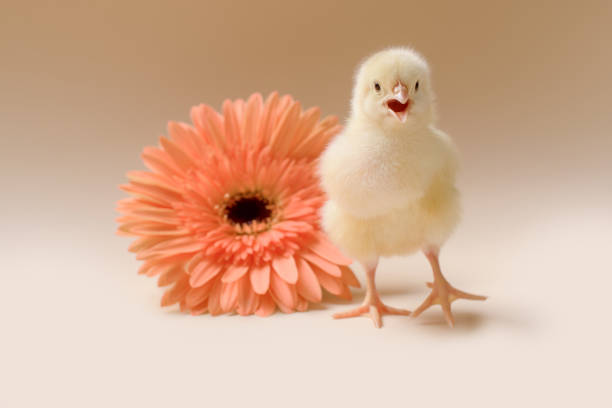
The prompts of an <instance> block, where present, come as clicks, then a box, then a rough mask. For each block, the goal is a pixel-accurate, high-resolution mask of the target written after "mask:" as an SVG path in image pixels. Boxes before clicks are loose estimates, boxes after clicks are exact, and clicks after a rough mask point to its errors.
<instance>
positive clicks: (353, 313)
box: [333, 259, 410, 328]
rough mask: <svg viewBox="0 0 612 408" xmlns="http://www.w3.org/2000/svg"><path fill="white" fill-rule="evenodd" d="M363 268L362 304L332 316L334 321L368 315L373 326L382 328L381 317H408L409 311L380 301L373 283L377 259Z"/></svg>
mask: <svg viewBox="0 0 612 408" xmlns="http://www.w3.org/2000/svg"><path fill="white" fill-rule="evenodd" d="M364 266H365V269H366V295H365V299H364V300H363V303H362V304H361V306H359V307H358V308H356V309H353V310H349V311H348V312H341V313H336V314H334V316H333V317H334V319H345V318H347V317H357V316H363V315H368V316H370V318H371V319H372V322H374V326H375V327H378V328H380V327H382V316H383V315H386V314H391V315H404V316H408V315H410V311H409V310H404V309H396V308H394V307H390V306H387V305H385V304H384V303H383V302H382V301H381V300H380V297H379V296H378V291H377V290H376V282H375V275H376V267H377V266H378V259H377V260H376V261H374V262H372V263H365V264H364Z"/></svg>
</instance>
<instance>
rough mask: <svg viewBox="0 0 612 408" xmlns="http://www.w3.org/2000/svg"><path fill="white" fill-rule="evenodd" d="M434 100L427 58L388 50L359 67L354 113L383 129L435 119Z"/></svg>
mask: <svg viewBox="0 0 612 408" xmlns="http://www.w3.org/2000/svg"><path fill="white" fill-rule="evenodd" d="M433 99H434V97H433V92H432V90H431V85H430V76H429V66H428V65H427V62H426V61H425V59H424V58H423V57H421V56H420V55H419V54H417V53H416V52H415V51H413V50H411V49H409V48H389V49H386V50H383V51H380V52H378V53H376V54H374V55H372V56H370V57H369V58H368V59H366V60H365V61H364V62H363V63H362V64H361V66H360V67H359V69H358V71H357V75H356V78H355V87H354V89H353V99H352V114H353V115H354V116H361V117H366V118H367V119H368V120H373V121H376V122H377V123H378V124H379V125H380V126H382V127H384V128H398V127H411V126H419V125H423V124H429V123H430V122H431V121H432V120H433V114H434V107H433Z"/></svg>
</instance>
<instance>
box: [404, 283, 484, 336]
mask: <svg viewBox="0 0 612 408" xmlns="http://www.w3.org/2000/svg"><path fill="white" fill-rule="evenodd" d="M427 287H429V288H431V293H430V294H429V296H427V298H426V299H425V301H424V302H423V303H421V305H420V306H419V307H418V308H417V309H416V310H415V311H414V312H412V317H414V318H416V317H419V315H420V314H421V313H423V312H424V311H425V310H427V309H428V308H429V307H431V306H433V305H440V306H441V307H442V311H443V312H444V318H445V319H446V322H447V323H448V325H449V326H450V327H454V326H455V319H454V318H453V314H452V312H451V303H453V302H454V301H455V300H457V299H467V300H486V299H487V297H486V296H480V295H473V294H471V293H467V292H463V291H461V290H459V289H455V288H454V287H452V286H451V285H450V284H449V283H448V282H446V280H443V281H440V282H434V283H431V282H427Z"/></svg>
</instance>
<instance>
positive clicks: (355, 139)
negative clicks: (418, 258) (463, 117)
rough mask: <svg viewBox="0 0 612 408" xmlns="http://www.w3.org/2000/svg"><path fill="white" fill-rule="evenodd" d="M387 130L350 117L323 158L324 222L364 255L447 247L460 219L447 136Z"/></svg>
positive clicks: (353, 251) (340, 241)
mask: <svg viewBox="0 0 612 408" xmlns="http://www.w3.org/2000/svg"><path fill="white" fill-rule="evenodd" d="M402 130H403V129H402ZM381 133H382V130H380V129H375V128H368V126H367V125H366V126H363V124H352V123H349V124H348V126H347V128H346V130H345V131H344V132H343V133H342V134H341V135H339V136H338V137H337V138H336V139H335V140H334V141H333V142H332V143H331V144H330V146H329V147H328V149H327V150H326V152H325V153H324V155H323V156H322V158H321V167H320V168H321V174H322V183H323V187H324V189H325V190H326V191H327V193H328V195H329V198H330V200H329V201H327V203H326V204H325V207H324V209H323V225H324V228H325V229H326V231H328V233H329V235H330V237H331V238H332V240H334V241H335V242H336V243H338V244H339V245H340V246H341V247H343V248H344V250H345V251H346V252H347V254H348V255H350V256H352V257H353V258H355V259H359V260H362V261H371V260H374V259H375V258H376V257H377V256H392V255H402V254H408V253H412V252H415V251H417V250H420V249H422V248H423V247H429V246H441V245H442V244H443V243H444V241H445V240H446V239H447V238H448V236H449V235H450V234H451V232H452V231H453V229H454V227H455V226H456V225H457V222H458V221H459V213H460V209H459V197H458V191H457V189H456V188H455V186H454V181H455V171H456V167H457V165H456V163H457V160H456V154H455V149H454V147H453V145H452V142H451V141H450V139H449V138H448V136H446V135H445V134H444V133H442V132H440V131H438V130H436V129H434V128H432V127H427V128H424V129H419V130H418V131H417V132H410V131H409V132H402V131H401V130H400V131H397V132H395V133H396V134H392V135H388V134H381Z"/></svg>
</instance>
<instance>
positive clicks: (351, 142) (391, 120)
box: [319, 48, 486, 327]
mask: <svg viewBox="0 0 612 408" xmlns="http://www.w3.org/2000/svg"><path fill="white" fill-rule="evenodd" d="M456 170H457V153H456V151H455V147H454V145H453V142H452V141H451V139H450V138H449V137H448V136H447V135H446V134H445V133H443V132H442V131H440V130H438V129H437V128H436V127H435V125H434V95H433V92H432V89H431V80H430V74H429V67H428V65H427V62H426V61H425V60H424V59H423V57H421V56H420V55H419V54H417V53H416V52H415V51H413V50H411V49H408V48H390V49H386V50H383V51H381V52H378V53H377V54H374V55H373V56H371V57H370V58H368V59H367V60H366V61H365V62H364V63H363V64H362V65H361V66H360V67H359V70H358V72H357V76H356V79H355V85H354V89H353V97H352V101H351V114H350V117H349V119H348V123H347V124H346V127H345V129H344V130H343V131H342V132H341V133H340V134H339V135H337V136H336V137H335V139H334V140H333V141H332V142H331V143H330V144H329V146H328V147H327V149H326V150H325V152H324V153H323V155H322V156H321V160H320V166H319V171H320V174H321V179H322V185H323V188H324V190H325V191H326V192H327V195H328V197H329V200H328V201H327V202H326V204H325V206H324V207H323V213H322V216H323V227H324V229H325V230H326V231H327V233H328V234H329V236H330V238H331V239H332V240H333V241H334V242H335V243H336V244H337V245H339V246H340V247H341V248H343V249H344V250H345V252H346V253H347V254H348V255H350V256H352V257H353V258H354V259H356V260H358V261H359V262H361V263H362V264H363V265H364V267H365V270H366V283H367V292H366V296H365V299H364V302H363V304H362V305H361V306H360V307H358V308H356V309H354V310H351V311H348V312H344V313H338V314H335V315H334V317H335V318H346V317H355V316H360V315H365V314H367V315H369V316H370V318H371V319H372V320H373V322H374V325H375V326H376V327H381V326H382V319H381V316H382V315H384V314H399V315H409V314H410V311H408V310H402V309H396V308H392V307H390V306H387V305H385V304H384V303H383V302H382V301H381V300H380V298H379V295H378V292H377V290H376V284H375V273H376V268H377V264H378V259H379V257H380V256H391V255H404V254H409V253H412V252H416V251H419V250H420V251H422V252H423V253H424V254H425V256H426V257H427V259H428V260H429V263H430V264H431V267H432V270H433V283H430V284H428V286H429V287H430V288H431V289H432V291H431V294H430V295H429V296H428V297H427V299H425V301H424V302H423V303H422V304H421V306H419V307H418V308H417V309H416V310H415V311H414V312H412V316H413V317H417V316H418V315H420V314H421V313H422V312H423V311H424V310H425V309H427V308H428V307H430V306H431V305H434V304H439V305H440V306H441V307H442V310H443V311H444V316H445V318H446V321H447V322H448V324H449V325H450V326H451V327H452V326H453V325H454V320H453V316H452V313H451V307H450V305H451V302H452V301H454V300H456V299H472V300H484V299H486V298H485V297H484V296H477V295H472V294H469V293H465V292H462V291H460V290H457V289H455V288H454V287H452V286H451V285H450V284H449V283H448V281H447V280H446V279H445V278H444V276H443V275H442V272H441V270H440V264H439V262H438V255H439V252H440V247H441V246H442V244H444V242H445V241H446V239H447V238H448V237H449V236H450V234H451V232H452V231H453V229H454V228H455V226H456V225H457V223H458V221H459V213H460V206H459V193H458V191H457V189H456V187H455V172H456Z"/></svg>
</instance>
